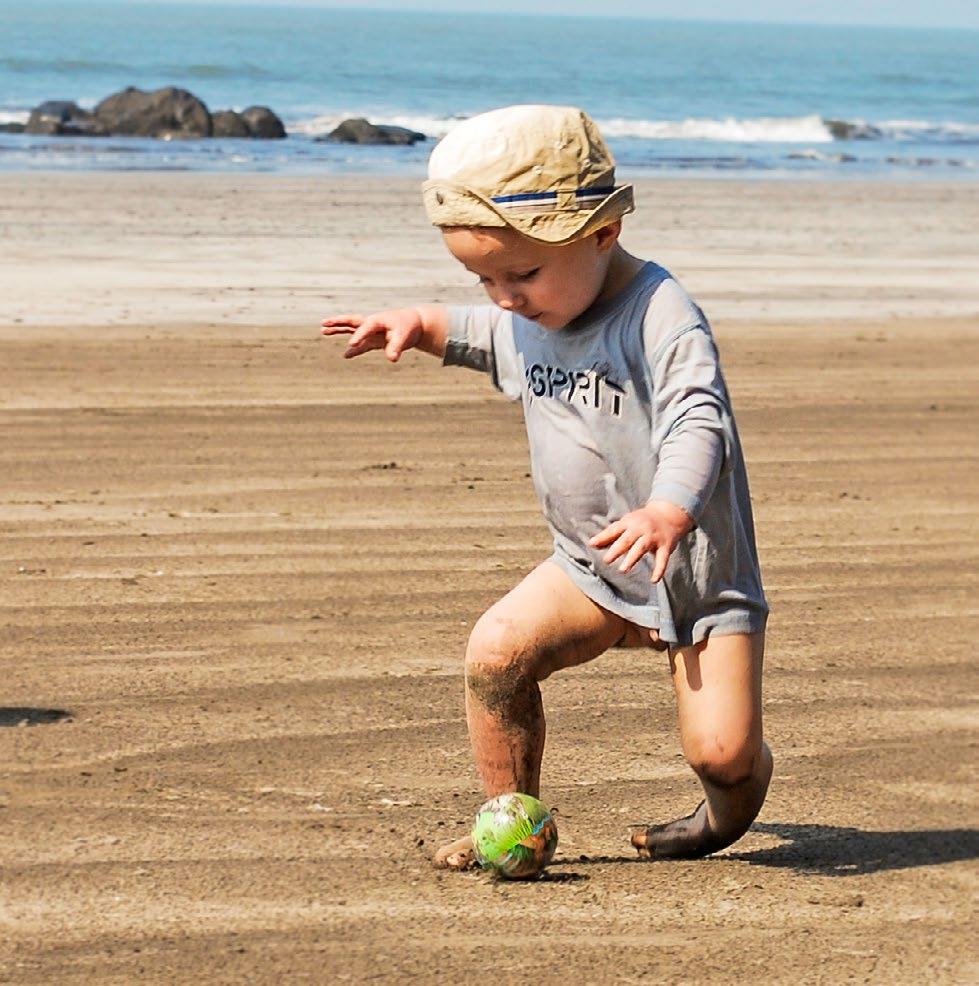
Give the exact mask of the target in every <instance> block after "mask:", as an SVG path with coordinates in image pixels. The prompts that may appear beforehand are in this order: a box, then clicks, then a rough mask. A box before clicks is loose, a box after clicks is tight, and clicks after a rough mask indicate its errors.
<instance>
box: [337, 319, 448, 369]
mask: <svg viewBox="0 0 979 986" xmlns="http://www.w3.org/2000/svg"><path fill="white" fill-rule="evenodd" d="M322 333H323V335H325V336H334V335H349V336H350V338H349V339H348V340H347V348H346V350H344V353H343V356H344V359H353V357H354V356H361V355H363V354H364V353H369V352H370V351H371V350H372V349H383V350H384V355H385V356H386V357H387V358H388V359H389V360H390V361H391V362H392V363H397V362H398V360H399V359H400V358H401V354H402V353H403V352H405V350H407V349H420V350H421V351H422V352H423V353H430V354H431V355H432V356H438V357H439V358H442V357H444V356H445V346H446V340H447V339H448V336H449V312H448V309H447V308H445V307H444V306H443V305H418V306H417V307H415V308H395V309H392V310H390V311H385V312H374V314H373V315H355V314H351V315H335V316H333V317H331V318H325V319H323V329H322Z"/></svg>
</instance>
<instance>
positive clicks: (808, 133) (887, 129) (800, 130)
mask: <svg viewBox="0 0 979 986" xmlns="http://www.w3.org/2000/svg"><path fill="white" fill-rule="evenodd" d="M351 116H366V117H367V118H368V119H370V120H371V122H372V123H391V124H395V125H396V126H401V127H408V128H410V129H411V130H418V131H421V133H423V134H426V135H427V136H428V137H432V138H434V139H436V140H438V139H441V138H442V137H444V136H445V135H446V134H447V133H448V132H449V131H450V130H451V129H452V128H453V127H454V126H456V125H457V124H459V123H460V122H462V121H463V120H464V119H466V117H464V116H418V115H405V114H398V113H391V114H380V115H379V114H376V113H364V112H360V111H349V112H344V113H330V114H324V115H322V116H316V117H313V118H310V119H305V120H296V121H293V122H291V123H289V125H288V128H289V131H290V133H297V134H322V133H328V132H329V131H330V130H332V129H333V128H334V127H335V126H336V125H337V124H338V123H339V122H340V121H341V120H343V119H346V118H347V117H351ZM598 125H599V127H600V128H601V130H602V133H603V134H605V136H606V137H611V138H618V139H633V140H703V141H717V142H722V143H736V144H766V143H777V144H831V143H833V142H834V141H856V140H891V141H916V142H919V143H979V124H969V123H953V122H932V121H928V120H886V121H880V122H870V121H867V120H843V119H834V118H829V117H822V116H819V115H818V114H815V113H813V114H810V115H809V116H794V117H755V118H745V119H742V118H738V117H722V118H716V119H715V118H709V117H707V118H697V117H689V118H687V119H684V120H630V119H625V118H622V117H612V118H607V119H601V118H600V119H599V120H598Z"/></svg>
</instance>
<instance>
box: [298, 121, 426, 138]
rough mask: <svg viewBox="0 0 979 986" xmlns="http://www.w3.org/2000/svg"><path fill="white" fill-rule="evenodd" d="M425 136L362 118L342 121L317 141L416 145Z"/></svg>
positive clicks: (415, 131) (405, 128) (404, 128)
mask: <svg viewBox="0 0 979 986" xmlns="http://www.w3.org/2000/svg"><path fill="white" fill-rule="evenodd" d="M425 139H426V138H425V135H424V134H423V133H419V132H418V131H417V130H409V129H408V128H407V127H395V126H391V125H390V124H386V123H380V124H374V123H370V122H369V121H367V120H365V119H364V118H363V117H355V118H353V119H350V120H344V121H343V122H342V123H341V124H340V125H339V126H338V127H337V128H336V129H335V130H333V131H331V132H330V133H328V134H326V135H325V136H323V137H317V138H316V140H317V141H329V142H330V143H337V144H400V145H408V144H417V143H418V142H419V141H421V140H425Z"/></svg>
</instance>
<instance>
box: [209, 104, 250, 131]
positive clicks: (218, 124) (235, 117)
mask: <svg viewBox="0 0 979 986" xmlns="http://www.w3.org/2000/svg"><path fill="white" fill-rule="evenodd" d="M211 136H212V137H251V132H250V131H249V129H248V124H247V123H245V121H244V120H243V119H242V118H241V114H240V113H236V112H235V111H234V110H218V112H217V113H212V114H211Z"/></svg>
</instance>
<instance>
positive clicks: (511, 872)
mask: <svg viewBox="0 0 979 986" xmlns="http://www.w3.org/2000/svg"><path fill="white" fill-rule="evenodd" d="M472 840H473V847H474V848H475V850H476V860H477V862H478V863H479V865H480V866H482V867H483V869H486V870H491V871H492V872H493V873H495V874H497V875H499V876H502V877H506V878H507V879H508V880H526V879H527V878H529V877H532V876H537V874H538V873H540V872H541V871H542V870H543V869H544V867H545V866H547V864H548V863H549V862H550V861H551V857H552V856H553V855H554V850H555V849H556V848H557V824H556V823H555V821H554V816H553V815H552V814H551V813H550V812H549V811H548V810H547V808H545V807H544V805H542V804H541V803H540V802H539V801H538V800H537V799H536V798H533V797H531V796H530V795H529V794H518V793H513V794H501V795H499V796H498V797H495V798H491V799H490V800H489V801H487V802H486V804H484V805H483V807H482V808H480V809H479V811H478V812H477V813H476V821H475V822H474V823H473V827H472Z"/></svg>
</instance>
